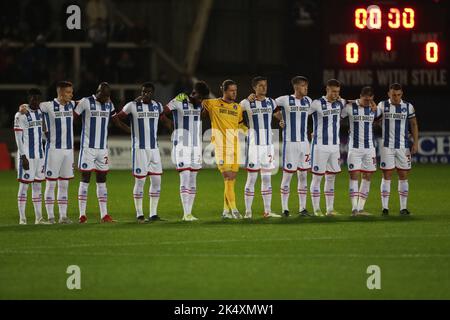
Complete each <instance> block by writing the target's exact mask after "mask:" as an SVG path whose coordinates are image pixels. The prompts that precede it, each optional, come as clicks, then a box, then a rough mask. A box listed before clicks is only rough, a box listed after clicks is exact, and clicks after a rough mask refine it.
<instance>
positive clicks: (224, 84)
mask: <svg viewBox="0 0 450 320" xmlns="http://www.w3.org/2000/svg"><path fill="white" fill-rule="evenodd" d="M233 85H237V84H236V82H234V81H233V80H230V79H227V80H225V81H224V82H222V85H221V86H220V90H222V92H223V91H227V90H228V87H229V86H233Z"/></svg>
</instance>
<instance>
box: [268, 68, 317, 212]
mask: <svg viewBox="0 0 450 320" xmlns="http://www.w3.org/2000/svg"><path fill="white" fill-rule="evenodd" d="M291 84H292V87H293V89H294V93H293V94H291V95H286V96H281V97H278V98H277V99H275V101H276V104H277V109H279V110H278V111H276V113H275V115H274V116H275V117H276V118H278V119H279V120H282V121H283V124H284V125H283V178H282V180H281V187H280V193H281V206H282V211H283V214H284V215H285V216H289V207H288V203H289V193H290V184H291V179H292V175H293V174H294V173H295V172H297V177H298V186H297V193H298V200H299V214H300V215H301V216H309V213H308V211H307V210H306V196H307V192H308V186H307V172H308V171H309V170H310V169H311V158H310V146H309V141H308V110H309V108H310V106H311V103H312V100H311V98H310V97H308V96H307V95H308V79H307V78H306V77H303V76H296V77H294V78H292V80H291Z"/></svg>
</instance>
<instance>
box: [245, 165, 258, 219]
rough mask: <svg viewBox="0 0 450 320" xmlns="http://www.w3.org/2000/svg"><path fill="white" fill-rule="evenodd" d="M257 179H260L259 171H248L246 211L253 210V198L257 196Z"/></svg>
mask: <svg viewBox="0 0 450 320" xmlns="http://www.w3.org/2000/svg"><path fill="white" fill-rule="evenodd" d="M256 179H258V172H251V171H248V172H247V182H246V183H245V191H244V200H245V212H252V204H253V198H254V197H255V183H256Z"/></svg>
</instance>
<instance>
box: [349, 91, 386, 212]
mask: <svg viewBox="0 0 450 320" xmlns="http://www.w3.org/2000/svg"><path fill="white" fill-rule="evenodd" d="M373 97H374V93H373V89H372V88H371V87H364V88H362V90H361V94H360V97H359V99H358V100H356V101H354V102H352V103H348V104H347V105H346V106H345V108H344V109H343V110H342V113H341V117H342V118H348V120H349V130H350V131H349V139H348V146H349V152H348V158H347V166H348V171H349V173H350V183H349V193H350V200H351V204H352V216H357V215H369V214H368V213H367V212H365V211H364V204H365V202H366V199H367V197H368V195H369V190H370V179H371V177H372V174H373V173H374V172H375V171H376V162H377V160H376V153H375V147H374V144H373V123H374V120H375V119H376V118H378V117H379V116H380V115H381V109H380V107H377V106H376V104H375V102H374V101H373ZM374 107H376V110H375V111H373V110H372V108H374ZM361 174H362V179H361V185H360V186H359V187H358V184H359V176H360V175H361Z"/></svg>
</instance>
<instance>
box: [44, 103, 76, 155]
mask: <svg viewBox="0 0 450 320" xmlns="http://www.w3.org/2000/svg"><path fill="white" fill-rule="evenodd" d="M74 107H75V102H74V101H70V102H68V103H67V104H66V105H61V104H60V103H59V102H58V100H56V99H53V101H47V102H42V103H41V104H40V105H39V108H40V109H41V111H42V113H43V114H44V124H45V128H46V130H47V132H46V133H47V146H46V148H47V149H48V148H49V149H73V125H72V124H73V109H74Z"/></svg>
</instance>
